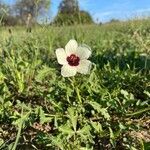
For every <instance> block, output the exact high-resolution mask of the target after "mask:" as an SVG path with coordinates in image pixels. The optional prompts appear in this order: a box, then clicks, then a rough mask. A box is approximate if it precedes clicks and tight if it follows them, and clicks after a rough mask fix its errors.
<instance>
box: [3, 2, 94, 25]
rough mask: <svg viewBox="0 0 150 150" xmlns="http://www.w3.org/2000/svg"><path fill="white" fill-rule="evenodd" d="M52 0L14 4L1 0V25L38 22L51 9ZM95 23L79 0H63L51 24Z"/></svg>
mask: <svg viewBox="0 0 150 150" xmlns="http://www.w3.org/2000/svg"><path fill="white" fill-rule="evenodd" d="M50 4H51V0H16V1H15V3H14V4H13V5H8V4H6V3H4V0H0V24H1V25H11V26H13V25H24V24H26V25H30V24H31V22H32V24H37V23H38V18H39V16H44V15H45V13H47V12H48V10H49V9H50V6H51V5H50ZM80 23H81V24H85V23H86V24H87V23H88V24H89V23H93V20H92V17H91V15H90V14H89V13H88V12H87V11H83V10H80V7H79V3H78V0H62V1H61V3H60V5H59V8H58V13H57V15H56V17H55V18H54V19H53V21H52V22H51V23H50V24H55V25H59V26H60V25H72V24H80Z"/></svg>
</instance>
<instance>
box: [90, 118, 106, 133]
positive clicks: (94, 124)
mask: <svg viewBox="0 0 150 150" xmlns="http://www.w3.org/2000/svg"><path fill="white" fill-rule="evenodd" d="M91 125H92V127H93V128H94V129H95V130H96V132H98V133H101V132H103V129H102V125H101V124H100V123H99V122H93V121H91Z"/></svg>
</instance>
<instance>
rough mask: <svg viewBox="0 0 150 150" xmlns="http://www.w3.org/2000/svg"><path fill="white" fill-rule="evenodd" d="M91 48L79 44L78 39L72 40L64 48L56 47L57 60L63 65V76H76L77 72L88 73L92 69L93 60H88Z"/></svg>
mask: <svg viewBox="0 0 150 150" xmlns="http://www.w3.org/2000/svg"><path fill="white" fill-rule="evenodd" d="M90 55H91V50H90V48H89V47H87V46H78V43H77V42H76V40H70V41H69V42H68V43H67V45H66V46H65V50H64V49H63V48H58V49H56V56H57V61H58V63H59V64H61V65H63V66H62V68H61V75H62V76H63V77H71V76H75V75H76V73H77V72H79V73H81V74H88V73H89V71H90V69H91V64H92V63H91V62H90V61H89V60H87V59H88V58H89V57H90Z"/></svg>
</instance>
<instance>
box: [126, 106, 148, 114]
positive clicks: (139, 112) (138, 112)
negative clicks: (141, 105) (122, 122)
mask: <svg viewBox="0 0 150 150" xmlns="http://www.w3.org/2000/svg"><path fill="white" fill-rule="evenodd" d="M149 110H150V107H148V108H145V109H142V110H139V111H137V112H134V113H132V114H126V116H135V115H138V114H141V113H144V112H146V111H149Z"/></svg>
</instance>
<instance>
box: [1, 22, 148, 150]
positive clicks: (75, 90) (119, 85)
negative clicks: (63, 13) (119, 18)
mask: <svg viewBox="0 0 150 150" xmlns="http://www.w3.org/2000/svg"><path fill="white" fill-rule="evenodd" d="M8 29H9V28H8V27H1V28H0V149H4V150H34V149H35V150H149V149H150V129H149V127H150V116H149V115H150V21H149V20H143V21H128V22H120V23H112V24H106V25H101V26H98V25H89V26H88V25H86V26H72V27H49V26H39V27H34V28H33V30H32V33H26V29H25V27H11V30H12V33H9V32H8ZM70 39H76V40H77V41H78V43H80V44H83V43H84V44H87V45H88V46H90V47H91V50H92V56H91V57H90V59H89V60H90V61H91V62H92V63H93V65H92V69H91V72H90V74H89V75H82V74H77V75H76V76H75V77H70V78H64V77H62V76H61V73H60V69H61V66H60V65H59V64H58V62H57V59H56V55H55V50H56V49H57V48H60V47H63V48H64V47H65V45H66V43H67V42H68V41H69V40H70Z"/></svg>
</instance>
